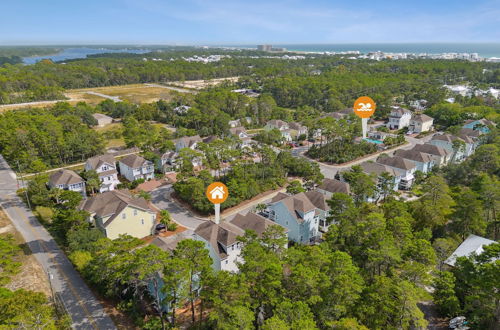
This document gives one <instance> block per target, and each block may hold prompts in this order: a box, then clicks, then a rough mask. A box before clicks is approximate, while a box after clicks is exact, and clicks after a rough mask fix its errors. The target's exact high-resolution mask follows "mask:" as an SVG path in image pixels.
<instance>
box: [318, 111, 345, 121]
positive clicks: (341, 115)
mask: <svg viewBox="0 0 500 330" xmlns="http://www.w3.org/2000/svg"><path fill="white" fill-rule="evenodd" d="M346 116H347V114H345V113H341V112H328V113H325V114H324V115H322V116H321V118H326V117H332V118H334V119H343V118H345V117H346Z"/></svg>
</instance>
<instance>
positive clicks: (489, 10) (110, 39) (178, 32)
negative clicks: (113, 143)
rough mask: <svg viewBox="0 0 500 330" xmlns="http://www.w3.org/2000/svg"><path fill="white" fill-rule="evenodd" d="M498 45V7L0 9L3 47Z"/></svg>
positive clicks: (221, 4) (204, 4) (217, 3)
mask: <svg viewBox="0 0 500 330" xmlns="http://www.w3.org/2000/svg"><path fill="white" fill-rule="evenodd" d="M263 42H268V43H282V44H287V43H288V44H290V43H311V44H312V43H356V42H500V0H484V1H483V0H468V1H462V0H431V1H429V0H418V1H415V0H414V1H403V0H400V1H394V0H391V1H386V0H382V1H374V0H371V1H369V0H361V1H352V0H351V1H348V0H346V1H328V0H309V1H307V0H281V1H273V0H268V1H265V0H253V1H248V0H246V1H242V0H233V1H223V0H183V1H170V0H44V1H43V0H17V1H6V0H1V1H0V44H4V45H5V44H82V43H86V44H103V43H113V44H124V43H127V44H196V45H202V44H256V43H263Z"/></svg>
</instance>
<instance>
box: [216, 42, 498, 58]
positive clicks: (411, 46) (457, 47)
mask: <svg viewBox="0 0 500 330" xmlns="http://www.w3.org/2000/svg"><path fill="white" fill-rule="evenodd" d="M271 45H272V46H273V47H279V48H286V49H287V50H290V51H297V52H346V51H359V52H361V53H365V54H366V53H369V52H376V51H381V52H385V53H413V54H420V53H427V54H442V53H478V54H479V56H481V57H487V58H489V57H500V42H484V43H338V44H272V43H271ZM220 47H235V48H244V49H249V48H256V47H257V45H248V44H247V45H220Z"/></svg>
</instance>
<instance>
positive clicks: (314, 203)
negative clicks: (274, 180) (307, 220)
mask: <svg viewBox="0 0 500 330" xmlns="http://www.w3.org/2000/svg"><path fill="white" fill-rule="evenodd" d="M277 202H281V203H283V204H284V205H285V206H286V208H287V209H288V211H289V212H290V214H292V215H293V216H295V217H296V218H297V221H299V222H302V221H303V219H302V218H301V217H300V216H299V213H301V214H304V213H307V212H310V211H313V210H315V209H317V208H319V209H322V210H325V211H326V210H328V209H329V208H328V206H327V205H326V201H325V196H324V195H323V194H322V193H320V192H319V191H309V192H307V193H303V192H301V193H298V194H296V195H293V196H289V195H286V194H283V193H278V194H277V195H276V196H275V197H274V198H273V199H272V200H271V203H277ZM298 212H299V213H298Z"/></svg>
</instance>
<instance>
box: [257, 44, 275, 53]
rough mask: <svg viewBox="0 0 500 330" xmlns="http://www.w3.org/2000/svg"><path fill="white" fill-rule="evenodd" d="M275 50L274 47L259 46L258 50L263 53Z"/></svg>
mask: <svg viewBox="0 0 500 330" xmlns="http://www.w3.org/2000/svg"><path fill="white" fill-rule="evenodd" d="M272 49H273V46H271V45H257V50H260V51H263V52H270V51H271V50H272Z"/></svg>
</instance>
